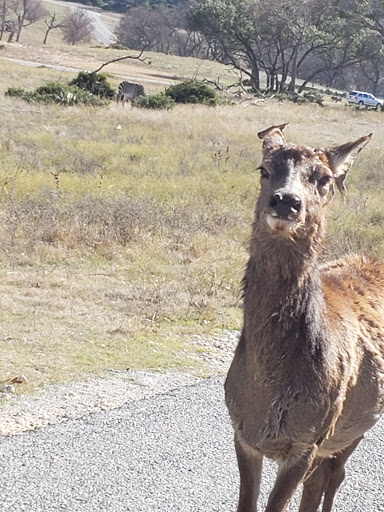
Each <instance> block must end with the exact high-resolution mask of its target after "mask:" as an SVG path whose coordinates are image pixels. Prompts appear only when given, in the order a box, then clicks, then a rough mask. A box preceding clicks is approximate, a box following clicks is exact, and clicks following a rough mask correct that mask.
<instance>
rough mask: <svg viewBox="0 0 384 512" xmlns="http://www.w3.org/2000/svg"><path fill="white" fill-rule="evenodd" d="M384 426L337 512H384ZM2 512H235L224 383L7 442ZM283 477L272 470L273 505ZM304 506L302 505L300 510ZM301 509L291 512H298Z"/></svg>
mask: <svg viewBox="0 0 384 512" xmlns="http://www.w3.org/2000/svg"><path fill="white" fill-rule="evenodd" d="M383 452H384V425H383V423H381V424H379V425H378V426H376V427H375V429H373V430H372V431H371V432H370V433H369V434H368V435H367V438H366V439H365V440H364V441H363V442H362V443H361V444H360V447H359V448H358V450H356V452H355V454H354V455H353V457H352V458H351V461H350V463H349V470H348V471H347V473H348V476H347V480H346V482H345V483H344V485H343V487H342V489H341V491H340V493H339V495H338V498H337V502H336V506H335V511H338V512H347V511H348V512H352V511H353V512H376V511H384V486H383V477H384V461H383ZM0 464H1V468H2V471H1V477H0V510H1V511H2V512H21V511H23V512H24V511H25V512H34V511H39V512H53V511H68V512H85V511H86V512H99V511H109V512H119V511H132V512H142V511H143V512H172V511H180V512H192V511H193V512H195V511H207V512H208V511H209V512H219V511H220V512H234V511H235V510H236V498H237V487H238V476H237V467H236V462H235V455H234V450H233V444H232V429H231V426H230V424H229V421H228V417H227V413H226V409H225V406H224V400H223V379H218V378H214V379H209V380H206V381H202V382H201V383H199V384H197V385H194V386H188V387H183V388H180V389H177V390H174V391H171V392H168V393H166V394H163V395H156V396H153V397H152V398H149V399H146V400H140V401H136V402H131V403H128V404H126V405H125V406H124V407H122V408H120V409H115V410H109V411H104V412H101V413H97V414H94V415H90V416H87V417H85V418H82V419H80V420H73V421H68V422H66V423H62V424H58V425H52V426H50V427H48V428H46V429H44V430H40V431H32V432H28V433H25V434H23V435H20V436H14V437H9V438H0ZM273 471H274V467H273V466H272V465H271V464H269V463H268V464H266V466H265V468H264V479H263V484H262V496H261V498H260V504H261V507H260V511H262V510H263V506H264V505H265V500H266V495H267V492H268V488H269V487H270V486H271V483H272V479H273V476H272V473H273ZM295 503H296V504H295ZM296 507H297V500H296V501H294V502H293V503H292V504H291V506H290V508H289V510H290V511H293V510H297V508H296Z"/></svg>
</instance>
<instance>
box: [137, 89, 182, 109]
mask: <svg viewBox="0 0 384 512" xmlns="http://www.w3.org/2000/svg"><path fill="white" fill-rule="evenodd" d="M134 105H135V106H136V107H140V108H152V109H164V110H169V109H170V108H172V107H173V106H174V105H175V100H174V99H172V98H171V97H170V96H167V95H166V94H163V93H160V94H151V95H149V96H139V97H138V98H136V100H135V101H134Z"/></svg>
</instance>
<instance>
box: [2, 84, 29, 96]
mask: <svg viewBox="0 0 384 512" xmlns="http://www.w3.org/2000/svg"><path fill="white" fill-rule="evenodd" d="M25 94H26V91H25V90H24V89H22V88H21V87H9V89H7V90H6V91H5V95H6V96H10V97H11V98H23V97H24V95H25Z"/></svg>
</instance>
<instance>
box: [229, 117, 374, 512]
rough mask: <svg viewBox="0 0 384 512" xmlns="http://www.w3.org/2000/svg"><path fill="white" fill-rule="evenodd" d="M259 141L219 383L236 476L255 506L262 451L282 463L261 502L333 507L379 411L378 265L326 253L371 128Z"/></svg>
mask: <svg viewBox="0 0 384 512" xmlns="http://www.w3.org/2000/svg"><path fill="white" fill-rule="evenodd" d="M286 126H287V124H283V125H275V126H272V127H270V128H268V129H266V130H263V131H261V132H260V133H258V136H259V138H260V139H262V141H263V142H262V163H261V166H260V167H259V170H260V175H261V176H260V194H259V197H258V200H257V204H256V209H255V215H254V222H253V226H252V235H251V241H250V246H249V259H248V263H247V266H246V271H245V276H244V280H243V327H242V330H241V334H240V337H239V342H238V344H237V347H236V350H235V353H234V357H233V361H232V364H231V366H230V368H229V371H228V374H227V377H226V381H225V401H226V405H227V408H228V411H229V415H230V418H231V421H232V425H233V429H234V444H235V452H236V455H237V462H238V469H239V475H240V491H239V501H238V508H237V512H256V511H257V501H258V496H259V490H260V482H261V475H262V463H263V458H264V457H267V458H269V459H272V460H274V461H275V462H277V474H276V479H275V482H274V485H273V488H272V491H271V492H270V494H269V496H268V500H267V505H266V508H265V512H283V511H285V510H286V507H287V506H288V504H289V502H290V501H291V498H292V497H293V495H294V493H295V492H296V490H297V489H298V487H299V485H300V484H303V492H302V495H301V501H300V506H299V512H316V511H318V510H319V508H320V506H322V508H321V510H322V512H330V511H331V509H332V506H333V503H334V498H335V495H336V493H337V491H338V489H339V487H340V485H341V483H342V482H343V480H344V477H345V463H346V461H347V459H348V457H349V456H350V455H351V454H352V453H353V451H354V450H355V448H356V447H357V446H358V444H359V442H360V441H361V440H362V438H363V437H364V434H365V432H366V431H367V430H369V429H370V428H371V427H373V425H374V424H375V423H376V422H377V421H378V419H379V418H380V416H381V414H382V413H383V410H384V264H382V263H380V262H379V261H378V260H376V259H374V258H371V257H367V256H364V255H359V254H348V255H346V256H345V257H342V258H340V259H337V260H336V261H331V262H328V263H323V261H322V259H321V254H322V248H323V246H324V237H325V229H326V226H325V225H326V212H327V209H328V206H327V205H329V203H330V202H331V199H332V197H333V194H334V193H335V189H338V190H339V191H340V192H341V193H344V192H345V183H344V182H345V179H346V177H347V175H348V173H349V171H350V169H351V166H352V164H353V162H354V160H355V157H356V156H357V155H358V153H359V152H360V151H361V150H362V149H363V148H364V147H365V146H366V145H367V144H368V142H369V141H370V139H371V137H372V134H369V135H367V136H364V137H361V138H359V139H358V140H356V141H354V142H348V143H346V144H342V145H340V146H336V147H331V148H330V149H321V148H320V149H319V148H318V149H316V148H313V147H310V146H301V145H296V144H289V143H287V142H286V140H285V137H284V134H283V131H284V129H285V128H286Z"/></svg>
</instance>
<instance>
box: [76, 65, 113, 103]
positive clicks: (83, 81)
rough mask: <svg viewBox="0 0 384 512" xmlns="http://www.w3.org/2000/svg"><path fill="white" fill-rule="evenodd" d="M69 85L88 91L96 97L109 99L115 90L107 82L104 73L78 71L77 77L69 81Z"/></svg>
mask: <svg viewBox="0 0 384 512" xmlns="http://www.w3.org/2000/svg"><path fill="white" fill-rule="evenodd" d="M69 85H70V86H76V87H78V88H79V89H83V90H84V91H88V92H90V93H91V94H93V95H94V96H97V97H98V98H107V99H111V98H113V97H114V95H115V91H114V89H113V88H112V87H111V85H110V83H109V82H108V80H107V75H106V74H105V73H95V72H93V73H87V72H85V71H80V73H79V74H78V75H77V77H76V78H74V79H73V80H72V81H71V82H69Z"/></svg>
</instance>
